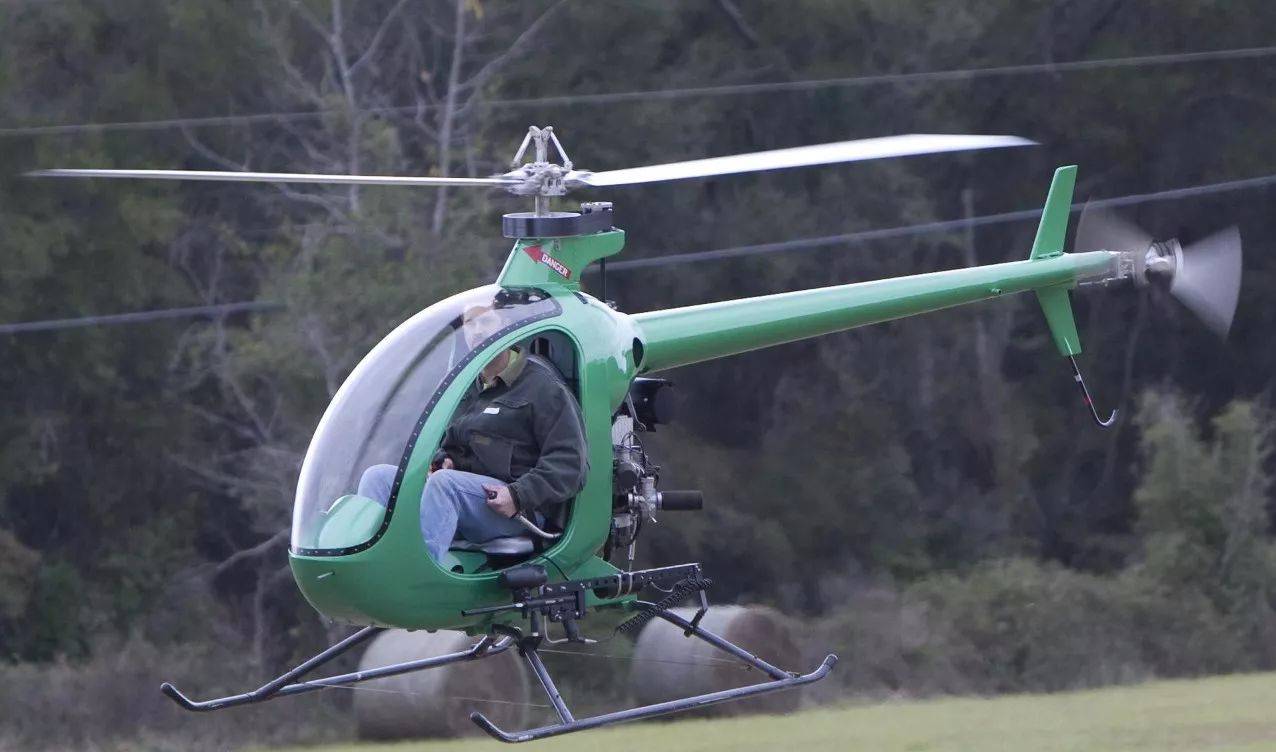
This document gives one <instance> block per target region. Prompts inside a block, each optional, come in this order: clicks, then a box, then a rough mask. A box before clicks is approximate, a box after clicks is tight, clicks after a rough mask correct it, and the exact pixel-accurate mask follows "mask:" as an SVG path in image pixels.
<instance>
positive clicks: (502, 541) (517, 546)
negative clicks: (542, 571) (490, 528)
mask: <svg viewBox="0 0 1276 752" xmlns="http://www.w3.org/2000/svg"><path fill="white" fill-rule="evenodd" d="M449 548H450V549H452V550H453V551H481V552H483V553H485V554H492V555H495V556H523V555H526V554H530V553H532V551H533V550H535V545H534V544H533V543H532V539H531V538H530V537H529V536H525V535H516V536H511V537H509V538H493V539H491V540H487V541H483V542H482V543H475V542H474V541H467V540H461V539H460V538H458V539H456V540H454V541H452V545H451V546H449Z"/></svg>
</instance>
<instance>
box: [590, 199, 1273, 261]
mask: <svg viewBox="0 0 1276 752" xmlns="http://www.w3.org/2000/svg"><path fill="white" fill-rule="evenodd" d="M1273 184H1276V175H1264V176H1262V177H1256V178H1247V179H1244V180H1229V181H1226V182H1222V183H1207V184H1203V185H1193V186H1188V187H1185V188H1174V189H1171V190H1166V191H1156V192H1154V193H1137V194H1131V195H1128V196H1118V197H1116V198H1105V199H1095V200H1092V201H1091V202H1090V205H1091V206H1092V207H1095V208H1098V207H1117V206H1131V205H1134V204H1143V203H1149V202H1153V201H1171V200H1174V199H1180V198H1188V197H1191V196H1202V195H1206V194H1210V193H1223V192H1227V191H1241V190H1249V189H1252V188H1261V187H1264V186H1269V185H1273ZM1084 206H1085V204H1073V205H1072V211H1074V212H1078V211H1081V209H1082V207H1084ZM1040 218H1041V209H1022V210H1019V211H1012V212H1003V213H1000V214H984V215H981V216H978V217H965V218H962V219H946V220H941V221H938V222H924V223H921V224H915V225H903V226H900V227H883V228H880V229H876V230H861V231H859V232H848V233H845V234H842V235H826V236H823V237H818V238H800V239H796V240H781V241H778V242H775V243H758V244H755V245H743V246H736V247H734V248H719V249H717V250H713V251H693V252H690V253H674V254H669V255H664V256H655V257H651V258H641V259H629V260H627V261H613V262H611V263H609V264H607V270H608V271H623V270H626V269H650V268H653V267H659V266H676V265H680V264H694V263H699V262H702V261H719V260H722V259H729V258H740V257H742V256H755V255H758V254H771V253H784V252H787V251H802V250H812V249H816V248H825V247H828V246H835V245H854V244H857V243H867V242H869V241H873V240H889V239H892V238H902V237H910V236H913V235H927V234H931V233H938V232H950V231H953V230H962V229H965V228H968V227H983V226H985V225H995V224H1004V223H1008V222H1026V221H1029V220H1034V221H1035V220H1038V219H1040Z"/></svg>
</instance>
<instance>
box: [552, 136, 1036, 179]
mask: <svg viewBox="0 0 1276 752" xmlns="http://www.w3.org/2000/svg"><path fill="white" fill-rule="evenodd" d="M1034 144H1036V142H1035V141H1029V140H1028V139H1026V138H1019V137H1018V136H965V135H942V134H939V135H932V134H924V133H913V134H909V135H905V136H886V137H883V138H864V139H859V140H856V141H839V142H836V143H831V144H816V145H814V146H799V147H797V148H793V149H775V150H773V151H759V152H753V153H751V154H736V155H733V156H729V157H712V158H710V159H693V160H691V161H689V162H671V163H669V164H661V165H650V166H648V167H631V168H629V169H624V170H608V171H606V172H593V173H589V172H581V173H575V174H573V175H570V176H568V180H569V181H572V180H573V179H574V180H575V181H576V182H578V183H579V184H581V185H589V186H595V187H601V186H608V185H633V184H635V183H654V182H657V181H661V180H684V179H686V178H703V177H709V176H711V175H730V174H733V173H740V172H759V171H762V170H781V169H786V168H789V167H806V166H810V165H821V164H834V163H836V162H858V161H861V160H866V159H885V158H887V157H907V156H912V155H917V154H936V153H939V152H948V151H967V150H971V149H1000V148H1004V147H1007V146H1031V145H1034Z"/></svg>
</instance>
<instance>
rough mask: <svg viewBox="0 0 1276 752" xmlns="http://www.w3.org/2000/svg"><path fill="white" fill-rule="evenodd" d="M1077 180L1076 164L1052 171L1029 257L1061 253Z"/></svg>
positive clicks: (1034, 257) (1035, 257) (1036, 257)
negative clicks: (1052, 177)
mask: <svg viewBox="0 0 1276 752" xmlns="http://www.w3.org/2000/svg"><path fill="white" fill-rule="evenodd" d="M1076 182H1077V166H1076V165H1068V166H1067V167H1060V168H1059V169H1057V170H1055V171H1054V180H1052V181H1050V193H1049V194H1048V195H1047V196H1046V207H1045V208H1044V209H1042V210H1041V224H1039V225H1037V237H1036V239H1035V240H1033V241H1032V253H1030V254H1028V258H1029V259H1039V258H1047V257H1049V256H1057V255H1059V254H1060V253H1063V239H1064V236H1065V235H1066V234H1067V233H1068V215H1069V214H1071V213H1072V188H1073V186H1074V185H1076Z"/></svg>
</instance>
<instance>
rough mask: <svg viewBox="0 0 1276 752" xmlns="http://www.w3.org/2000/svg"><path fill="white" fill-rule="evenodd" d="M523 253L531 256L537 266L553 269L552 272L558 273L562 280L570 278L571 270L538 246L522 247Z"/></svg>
mask: <svg viewBox="0 0 1276 752" xmlns="http://www.w3.org/2000/svg"><path fill="white" fill-rule="evenodd" d="M523 252H524V253H526V254H527V255H528V256H531V257H532V261H535V262H536V263H538V264H544V265H545V266H548V267H549V268H550V269H553V270H554V271H556V272H558V274H559V276H561V277H562V278H563V279H571V278H572V270H571V269H568V268H567V265H566V264H564V263H563V262H561V261H559V260H558V259H556V258H554V257H553V256H551V255H549V254H548V253H546V252H545V250H544V249H543V248H541V247H540V246H538V245H529V246H524V247H523Z"/></svg>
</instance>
